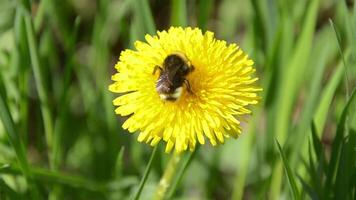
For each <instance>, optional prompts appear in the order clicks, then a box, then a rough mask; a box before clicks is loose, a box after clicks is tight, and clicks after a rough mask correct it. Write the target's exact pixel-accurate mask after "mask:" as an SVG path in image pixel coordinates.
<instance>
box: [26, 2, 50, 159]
mask: <svg viewBox="0 0 356 200" xmlns="http://www.w3.org/2000/svg"><path fill="white" fill-rule="evenodd" d="M22 3H23V6H24V7H25V8H27V10H23V9H21V10H22V11H23V17H24V20H25V29H26V36H27V42H28V48H29V53H30V58H31V66H32V69H33V72H34V76H35V83H36V88H37V92H38V95H39V99H40V102H41V112H42V117H43V123H44V128H45V136H46V143H47V147H48V152H49V160H50V165H51V166H53V163H54V160H53V156H52V153H53V152H52V150H53V148H52V147H53V146H52V142H53V122H52V116H51V110H50V107H49V100H48V94H47V91H46V88H45V85H46V84H45V83H44V79H43V75H42V72H41V69H42V66H41V62H40V59H39V54H38V47H37V41H36V37H35V31H34V28H33V22H32V17H31V15H30V13H29V12H30V10H29V4H30V3H29V1H26V0H23V1H22Z"/></svg>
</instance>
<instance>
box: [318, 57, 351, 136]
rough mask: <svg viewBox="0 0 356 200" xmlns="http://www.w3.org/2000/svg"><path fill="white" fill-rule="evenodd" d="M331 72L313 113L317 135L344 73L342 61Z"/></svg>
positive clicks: (321, 129) (323, 123)
mask: <svg viewBox="0 0 356 200" xmlns="http://www.w3.org/2000/svg"><path fill="white" fill-rule="evenodd" d="M346 55H348V53H346ZM332 74H333V75H332V77H331V80H330V81H329V82H328V83H327V85H326V87H325V89H324V90H323V91H322V94H321V98H320V102H319V104H318V108H317V110H316V112H315V114H314V119H315V125H316V129H317V133H318V134H320V135H319V137H320V136H321V134H322V133H323V130H324V126H325V122H326V119H327V116H328V112H329V108H330V105H331V102H332V100H333V97H334V94H335V91H336V89H337V87H338V85H339V84H340V81H341V80H342V77H343V74H344V67H343V66H342V63H340V64H338V65H337V67H336V69H335V70H334V72H333V73H332Z"/></svg>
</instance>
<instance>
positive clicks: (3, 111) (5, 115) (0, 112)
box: [0, 81, 40, 199]
mask: <svg viewBox="0 0 356 200" xmlns="http://www.w3.org/2000/svg"><path fill="white" fill-rule="evenodd" d="M2 84H3V83H2V81H1V82H0V85H2ZM5 99H6V96H5V94H4V91H3V90H2V91H0V119H1V121H2V124H3V125H4V127H5V130H6V133H7V135H8V138H9V141H10V143H11V145H12V147H13V148H14V150H15V152H16V157H17V160H18V162H19V164H20V167H21V171H22V173H23V174H24V175H25V177H26V178H27V181H28V183H30V184H31V185H32V186H31V187H30V190H31V191H30V192H31V193H32V197H33V198H34V199H36V198H40V197H39V195H38V190H37V188H36V185H34V183H33V181H32V174H31V172H30V170H29V163H28V161H27V157H26V154H25V148H24V145H23V143H22V140H21V136H20V135H19V134H18V132H17V130H16V126H15V124H14V121H13V119H12V116H11V113H10V110H9V107H8V106H7V104H6V101H5Z"/></svg>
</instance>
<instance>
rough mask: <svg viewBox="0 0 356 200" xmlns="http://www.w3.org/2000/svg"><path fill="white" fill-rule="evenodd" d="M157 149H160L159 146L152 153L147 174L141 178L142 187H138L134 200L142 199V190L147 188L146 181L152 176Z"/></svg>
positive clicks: (146, 170)
mask: <svg viewBox="0 0 356 200" xmlns="http://www.w3.org/2000/svg"><path fill="white" fill-rule="evenodd" d="M157 149H158V146H155V147H154V149H153V151H152V153H151V157H150V160H149V161H148V164H147V166H146V169H145V172H144V174H143V176H142V178H141V181H140V185H139V186H138V189H137V191H136V193H135V194H134V196H133V198H132V199H133V200H138V199H140V195H141V192H142V189H143V187H144V186H145V183H146V180H147V178H148V175H149V174H150V171H151V168H152V164H153V160H154V159H155V157H156V154H157Z"/></svg>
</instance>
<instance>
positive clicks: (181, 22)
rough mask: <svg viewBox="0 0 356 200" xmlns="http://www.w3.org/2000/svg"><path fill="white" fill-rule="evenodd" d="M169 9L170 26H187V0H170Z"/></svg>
mask: <svg viewBox="0 0 356 200" xmlns="http://www.w3.org/2000/svg"><path fill="white" fill-rule="evenodd" d="M171 2H172V10H171V25H172V26H183V27H185V26H187V25H188V22H187V1H186V0H172V1H171Z"/></svg>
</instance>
